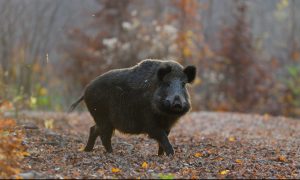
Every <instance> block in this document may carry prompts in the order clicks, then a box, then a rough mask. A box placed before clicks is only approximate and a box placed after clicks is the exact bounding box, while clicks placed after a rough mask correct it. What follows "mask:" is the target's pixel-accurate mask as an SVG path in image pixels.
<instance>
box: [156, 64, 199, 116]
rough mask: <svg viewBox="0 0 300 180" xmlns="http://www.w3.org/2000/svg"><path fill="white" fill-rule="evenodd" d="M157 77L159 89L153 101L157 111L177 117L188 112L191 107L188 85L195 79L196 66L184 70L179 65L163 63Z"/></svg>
mask: <svg viewBox="0 0 300 180" xmlns="http://www.w3.org/2000/svg"><path fill="white" fill-rule="evenodd" d="M156 76H157V88H156V90H155V93H154V97H153V101H152V106H154V108H155V109H156V111H158V112H159V113H162V114H166V115H175V116H181V115H183V114H185V113H186V112H188V111H189V110H190V106H191V105H190V99H189V94H188V91H187V89H186V84H187V83H192V82H193V80H194V79H195V76H196V68H195V66H187V67H185V68H183V67H182V66H181V65H179V64H177V63H171V64H168V63H165V64H164V63H163V64H162V65H161V66H160V67H159V68H158V71H157V74H156Z"/></svg>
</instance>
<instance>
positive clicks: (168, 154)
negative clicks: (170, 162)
mask: <svg viewBox="0 0 300 180" xmlns="http://www.w3.org/2000/svg"><path fill="white" fill-rule="evenodd" d="M166 154H167V156H170V155H171V156H173V155H174V154H175V153H174V149H173V148H170V149H167V150H166Z"/></svg>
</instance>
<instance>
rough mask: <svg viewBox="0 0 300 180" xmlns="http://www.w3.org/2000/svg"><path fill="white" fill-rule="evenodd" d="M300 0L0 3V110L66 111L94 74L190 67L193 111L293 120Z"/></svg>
mask: <svg viewBox="0 0 300 180" xmlns="http://www.w3.org/2000/svg"><path fill="white" fill-rule="evenodd" d="M299 8H300V1H295V0H251V1H250V0H249V1H246V0H224V1H216V0H210V1H208V0H199V1H192V0H160V1H159V0H153V1H146V0H143V1H141V0H122V1H117V0H98V1H96V0H85V1H80V0H64V1H60V0H43V1H39V0H0V63H1V64H0V103H4V102H10V103H12V104H13V106H14V107H15V108H16V109H17V110H20V109H40V110H51V111H53V110H56V111H64V110H66V109H67V108H68V107H69V105H70V104H71V102H72V101H74V100H75V99H76V98H77V97H78V96H79V95H80V93H81V92H82V89H83V87H84V86H85V85H86V84H87V83H88V82H89V81H90V80H91V79H93V78H94V77H95V76H97V75H99V74H101V73H103V72H106V71H107V70H110V69H112V68H121V67H129V66H132V65H134V64H136V63H137V62H139V61H140V60H143V59H146V58H158V59H168V58H169V59H175V60H177V61H179V62H180V63H182V64H184V65H187V64H195V65H196V66H197V67H198V77H197V79H196V82H195V84H194V85H193V86H191V88H190V89H191V91H192V92H191V95H192V101H193V110H212V111H239V112H249V113H250V112H252V113H253V112H255V113H262V114H265V113H268V114H273V115H285V116H294V117H299V116H300V78H299V76H300V65H299V61H300V47H299V42H300V29H299V23H300V22H299V18H300V12H299V11H297V9H299Z"/></svg>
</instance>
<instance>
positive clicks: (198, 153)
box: [194, 152, 203, 158]
mask: <svg viewBox="0 0 300 180" xmlns="http://www.w3.org/2000/svg"><path fill="white" fill-rule="evenodd" d="M194 156H195V157H197V158H198V157H202V156H203V154H202V153H200V152H197V153H195V154H194Z"/></svg>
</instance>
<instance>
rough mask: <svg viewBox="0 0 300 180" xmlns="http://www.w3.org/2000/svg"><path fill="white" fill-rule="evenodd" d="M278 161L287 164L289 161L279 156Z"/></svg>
mask: <svg viewBox="0 0 300 180" xmlns="http://www.w3.org/2000/svg"><path fill="white" fill-rule="evenodd" d="M278 161H281V162H287V159H286V157H285V156H279V157H278Z"/></svg>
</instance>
